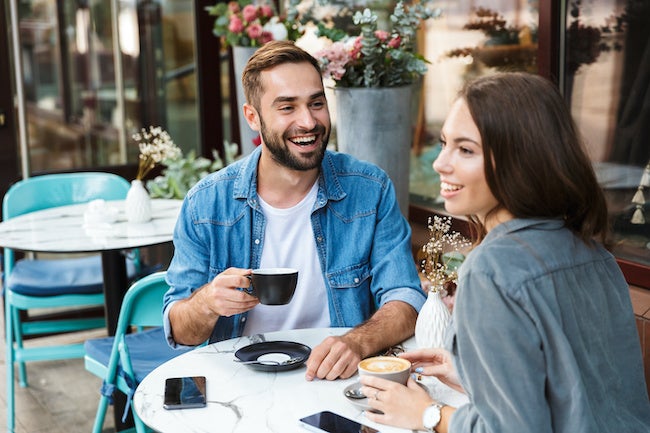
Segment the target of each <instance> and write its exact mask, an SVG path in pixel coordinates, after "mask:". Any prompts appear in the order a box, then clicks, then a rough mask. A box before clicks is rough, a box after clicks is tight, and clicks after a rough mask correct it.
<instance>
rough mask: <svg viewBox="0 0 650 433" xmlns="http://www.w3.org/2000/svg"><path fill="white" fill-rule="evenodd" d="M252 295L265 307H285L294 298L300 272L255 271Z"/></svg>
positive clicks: (278, 270)
mask: <svg viewBox="0 0 650 433" xmlns="http://www.w3.org/2000/svg"><path fill="white" fill-rule="evenodd" d="M249 279H250V280H251V292H250V293H251V294H252V295H253V296H256V297H257V298H258V299H259V300H260V303H261V304H264V305H284V304H288V303H289V302H290V301H291V298H293V294H294V292H295V291H296V284H297V283H298V270H297V269H291V268H265V269H253V274H252V275H251V276H250V277H249Z"/></svg>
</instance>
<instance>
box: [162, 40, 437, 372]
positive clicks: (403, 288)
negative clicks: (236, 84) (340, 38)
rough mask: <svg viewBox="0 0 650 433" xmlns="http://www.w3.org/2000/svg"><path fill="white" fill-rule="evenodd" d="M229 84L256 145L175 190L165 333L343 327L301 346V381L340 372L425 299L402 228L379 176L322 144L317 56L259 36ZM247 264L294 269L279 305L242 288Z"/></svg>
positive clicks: (197, 336) (408, 325)
mask: <svg viewBox="0 0 650 433" xmlns="http://www.w3.org/2000/svg"><path fill="white" fill-rule="evenodd" d="M242 82H243V86H244V93H245V95H246V100H247V103H246V104H244V107H243V110H244V111H243V112H244V114H245V116H246V119H247V121H248V123H249V125H250V126H251V128H252V129H254V130H256V131H259V132H260V135H261V141H262V143H261V146H260V147H259V148H257V149H256V150H255V151H254V152H253V153H252V154H251V155H249V156H248V157H246V158H244V159H242V160H240V161H238V162H236V163H234V164H231V165H229V166H228V167H226V168H224V169H223V170H221V171H218V172H216V173H214V174H212V175H210V176H208V177H206V178H205V179H203V180H202V181H200V182H199V183H198V184H197V185H196V186H195V187H194V188H192V190H191V191H190V192H189V193H188V195H187V197H186V198H185V202H184V204H183V208H182V210H181V214H180V217H179V220H178V223H177V226H176V229H175V233H174V246H175V254H174V257H173V259H172V262H171V264H170V267H169V270H168V274H167V280H168V282H169V284H170V286H171V288H170V290H169V292H168V293H167V295H166V296H165V307H164V316H165V331H166V333H167V336H168V339H169V341H170V344H171V345H172V346H174V345H179V344H180V345H198V344H201V343H203V342H204V341H206V340H209V341H210V342H213V341H219V340H223V339H226V338H233V337H237V336H240V335H252V334H255V333H261V332H270V331H274V330H279V329H297V328H307V327H327V326H332V327H355V328H354V329H352V330H351V331H349V332H348V333H346V334H345V335H343V336H337V337H328V338H327V339H326V340H324V341H323V342H322V343H321V344H319V345H318V346H316V347H314V348H313V349H312V353H311V355H310V357H309V359H308V360H307V363H306V365H307V372H306V379H307V380H312V379H314V378H321V379H323V378H325V379H328V380H333V379H336V378H339V377H340V378H347V377H350V376H352V375H353V374H354V373H355V372H356V365H357V363H358V362H359V361H360V360H361V359H362V358H364V357H367V356H369V355H371V354H374V353H376V352H378V351H380V350H382V349H385V348H386V347H388V346H390V345H393V344H396V343H398V342H400V341H403V340H405V339H406V338H408V337H410V336H411V335H413V331H414V328H415V321H416V318H417V313H418V311H419V310H420V308H421V306H422V305H423V303H424V301H425V295H424V293H423V291H422V290H421V289H420V285H419V278H418V275H417V270H416V267H415V265H414V263H413V258H412V255H411V238H410V227H409V226H408V223H407V222H406V220H405V219H404V217H403V216H402V215H401V213H400V210H399V206H398V204H397V200H396V197H395V192H394V189H393V186H392V184H391V182H390V179H389V178H388V177H387V175H386V174H385V173H384V172H383V171H381V170H380V169H378V168H377V167H376V166H374V165H370V164H368V163H364V162H360V161H357V160H355V159H353V158H352V157H350V156H348V155H344V154H339V153H334V152H329V151H327V150H326V147H327V141H328V138H329V134H330V129H331V125H330V118H329V112H328V108H327V100H326V98H325V92H324V88H323V83H322V79H321V74H320V69H319V65H318V62H317V61H316V60H315V59H314V58H313V57H312V56H310V55H309V54H308V53H306V52H305V51H303V50H302V49H300V48H298V47H296V46H295V45H294V44H293V43H291V42H284V41H275V42H271V43H268V44H266V45H264V46H263V47H262V48H260V49H259V50H258V51H257V52H256V53H255V54H254V55H253V57H251V59H250V60H249V62H248V64H247V66H246V68H245V70H244V73H243V76H242ZM260 267H265V268H268V267H292V268H296V269H299V280H298V287H297V289H296V293H295V294H294V297H293V299H292V300H291V302H290V303H289V304H288V305H286V306H266V305H261V304H259V302H258V300H257V298H255V297H253V296H251V295H249V294H248V293H246V291H244V290H242V288H247V287H249V284H250V282H249V280H248V279H247V278H246V276H247V275H250V274H251V269H253V268H260Z"/></svg>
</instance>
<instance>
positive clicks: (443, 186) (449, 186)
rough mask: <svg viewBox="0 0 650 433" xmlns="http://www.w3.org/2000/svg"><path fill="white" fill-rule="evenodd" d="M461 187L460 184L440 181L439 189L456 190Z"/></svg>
mask: <svg viewBox="0 0 650 433" xmlns="http://www.w3.org/2000/svg"><path fill="white" fill-rule="evenodd" d="M461 188H462V187H461V186H460V185H452V184H450V183H447V182H440V189H441V190H443V191H458V190H459V189H461Z"/></svg>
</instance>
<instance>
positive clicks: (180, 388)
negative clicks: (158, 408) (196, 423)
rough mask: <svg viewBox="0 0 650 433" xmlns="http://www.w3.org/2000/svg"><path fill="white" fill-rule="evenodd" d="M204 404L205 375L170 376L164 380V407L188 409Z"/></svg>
mask: <svg viewBox="0 0 650 433" xmlns="http://www.w3.org/2000/svg"><path fill="white" fill-rule="evenodd" d="M205 405H206V399H205V376H192V377H170V378H168V379H167V380H165V402H164V403H163V407H164V408H165V409H190V408H193V407H205Z"/></svg>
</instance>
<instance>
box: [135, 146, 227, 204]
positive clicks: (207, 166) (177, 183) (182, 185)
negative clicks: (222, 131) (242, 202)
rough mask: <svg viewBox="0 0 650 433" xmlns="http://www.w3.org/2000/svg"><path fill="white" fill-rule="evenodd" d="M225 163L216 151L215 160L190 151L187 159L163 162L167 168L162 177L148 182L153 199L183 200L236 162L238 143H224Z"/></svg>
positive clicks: (178, 157) (172, 159) (214, 152)
mask: <svg viewBox="0 0 650 433" xmlns="http://www.w3.org/2000/svg"><path fill="white" fill-rule="evenodd" d="M224 151H225V158H224V159H225V161H224V160H222V159H221V157H220V156H219V153H218V152H217V151H216V150H213V151H212V157H213V160H210V159H208V158H204V157H202V156H196V154H195V152H194V151H193V150H192V151H190V152H189V153H188V154H187V156H186V157H183V156H182V155H180V154H179V155H177V156H176V157H174V158H170V159H165V160H163V161H162V162H161V164H162V165H164V166H165V168H164V169H163V171H162V173H161V175H160V176H156V177H155V178H154V179H152V180H150V181H148V182H147V189H148V190H149V195H150V196H151V198H172V199H182V198H184V197H185V195H187V192H188V191H189V190H190V188H192V187H193V186H194V184H195V183H197V182H198V181H199V180H201V179H203V178H204V177H205V176H207V175H208V174H210V173H213V172H215V171H217V170H221V169H222V168H224V167H225V166H226V165H229V164H230V163H232V162H233V161H235V159H236V157H237V152H238V146H237V143H229V142H228V141H227V140H226V141H225V142H224Z"/></svg>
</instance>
